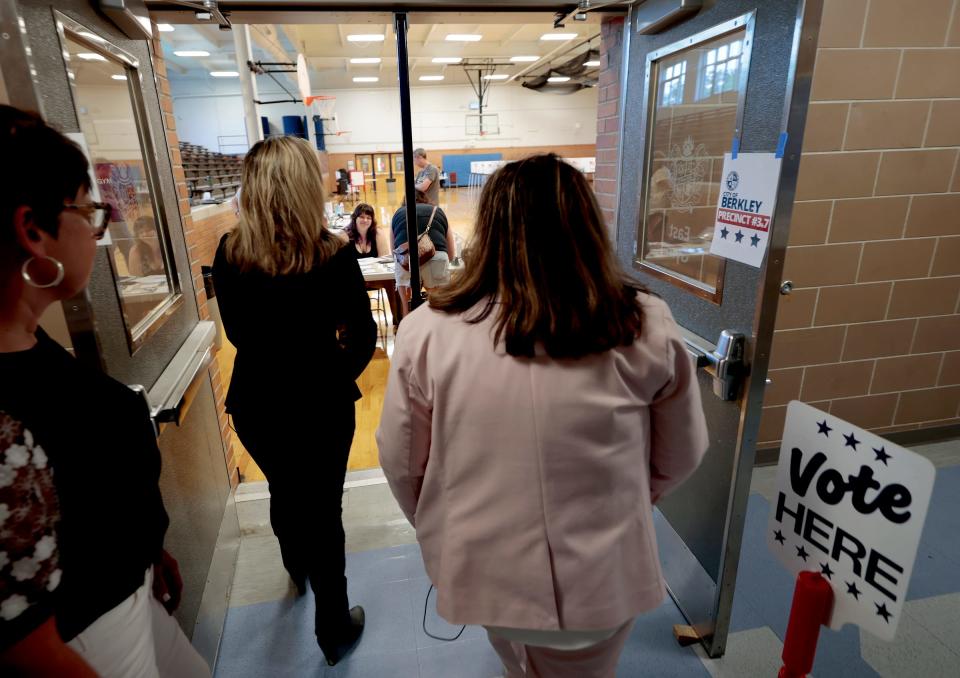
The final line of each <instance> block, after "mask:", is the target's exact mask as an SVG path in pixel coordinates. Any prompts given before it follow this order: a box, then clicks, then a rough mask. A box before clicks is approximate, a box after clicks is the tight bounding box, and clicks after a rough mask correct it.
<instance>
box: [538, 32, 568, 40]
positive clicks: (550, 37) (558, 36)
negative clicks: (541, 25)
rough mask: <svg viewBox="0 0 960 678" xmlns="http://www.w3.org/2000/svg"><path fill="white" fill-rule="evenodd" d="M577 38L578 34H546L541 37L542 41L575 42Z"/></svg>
mask: <svg viewBox="0 0 960 678" xmlns="http://www.w3.org/2000/svg"><path fill="white" fill-rule="evenodd" d="M575 37H577V34H576V33H544V34H543V35H541V36H540V39H541V40H573V39H574V38H575Z"/></svg>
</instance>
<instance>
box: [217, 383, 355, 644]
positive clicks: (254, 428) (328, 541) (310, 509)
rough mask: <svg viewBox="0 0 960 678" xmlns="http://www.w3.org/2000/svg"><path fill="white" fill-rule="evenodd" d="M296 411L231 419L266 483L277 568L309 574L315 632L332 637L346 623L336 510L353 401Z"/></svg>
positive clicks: (298, 576)
mask: <svg viewBox="0 0 960 678" xmlns="http://www.w3.org/2000/svg"><path fill="white" fill-rule="evenodd" d="M297 409H298V410H299V411H297V410H289V411H288V410H285V411H284V412H282V413H277V412H276V410H275V408H273V407H271V408H269V410H268V411H259V412H258V411H250V412H233V425H234V427H235V429H236V431H237V436H238V437H239V438H240V442H241V443H243V446H244V447H245V448H247V451H248V452H249V453H250V456H251V457H253V460H254V461H255V462H257V465H258V466H259V467H260V470H262V471H263V474H264V475H265V476H266V477H267V482H268V483H269V485H270V524H271V526H272V527H273V532H274V534H275V535H277V539H278V540H279V541H280V553H281V555H282V557H283V566H284V567H285V568H286V569H287V572H289V573H290V576H291V577H292V578H293V579H294V581H297V580H301V581H302V580H303V578H304V577H308V578H309V580H310V587H311V588H312V589H313V595H314V597H315V598H316V607H317V612H316V629H315V630H316V634H317V638H319V639H320V640H321V641H324V642H327V641H330V640H334V641H335V640H336V639H337V638H338V637H339V636H340V635H341V634H343V633H344V631H345V630H346V629H347V628H348V626H349V607H350V606H349V603H348V601H347V579H346V577H345V576H344V570H345V567H346V562H345V558H344V533H343V519H342V515H341V514H342V506H343V482H344V478H345V476H346V472H347V457H348V456H349V454H350V445H351V443H352V442H353V431H354V427H355V411H354V404H353V402H346V403H338V404H335V405H323V406H321V407H317V408H315V409H313V410H312V411H306V410H303V409H300V408H297Z"/></svg>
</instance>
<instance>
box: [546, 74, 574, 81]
mask: <svg viewBox="0 0 960 678" xmlns="http://www.w3.org/2000/svg"><path fill="white" fill-rule="evenodd" d="M568 80H570V78H568V77H567V76H565V75H551V76H550V77H549V78H547V82H567V81H568Z"/></svg>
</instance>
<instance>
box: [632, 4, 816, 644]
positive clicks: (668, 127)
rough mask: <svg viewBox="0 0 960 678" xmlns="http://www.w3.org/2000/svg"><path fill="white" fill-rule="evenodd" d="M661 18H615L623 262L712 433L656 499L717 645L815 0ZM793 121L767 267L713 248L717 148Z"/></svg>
mask: <svg viewBox="0 0 960 678" xmlns="http://www.w3.org/2000/svg"><path fill="white" fill-rule="evenodd" d="M705 4H706V8H705V9H703V10H701V11H700V12H699V13H698V14H696V15H695V16H693V17H692V18H690V19H688V20H686V21H684V22H682V23H680V24H676V25H673V26H672V27H670V28H667V29H665V30H662V31H661V32H657V33H653V34H650V33H645V32H643V31H644V30H645V26H647V25H648V24H647V23H646V22H641V21H640V19H641V17H639V16H636V15H634V14H633V13H632V12H631V15H630V17H629V18H628V20H627V22H626V24H625V27H624V55H623V56H624V62H625V63H626V64H627V67H626V71H625V73H626V78H625V82H624V83H623V85H624V90H625V91H624V93H623V95H622V105H621V130H620V136H621V144H622V148H621V150H620V158H621V167H620V193H621V198H620V205H619V211H618V222H617V223H618V235H617V247H618V252H619V256H620V259H621V262H622V263H623V265H624V266H625V267H626V268H628V270H632V272H633V274H634V275H635V277H636V278H637V279H638V280H639V281H640V282H641V283H643V284H644V285H646V286H647V287H648V288H649V289H650V290H652V291H654V292H656V293H657V294H659V295H660V296H662V297H663V298H664V299H665V300H666V301H667V302H668V303H669V304H670V307H671V309H672V310H673V313H674V316H675V317H676V319H677V322H678V323H679V324H680V326H681V329H682V332H683V333H684V338H685V340H686V342H687V348H688V352H689V354H690V359H691V360H692V361H693V362H694V363H695V364H696V365H697V367H698V368H699V369H698V377H699V384H700V388H701V394H702V398H703V405H704V411H705V413H706V416H707V420H708V428H709V431H710V449H709V451H708V452H707V455H706V457H705V459H704V462H703V465H702V466H701V467H700V469H699V470H698V471H697V472H696V473H695V474H694V476H693V477H692V478H691V479H690V480H689V481H688V482H687V483H686V484H685V485H683V486H682V487H681V488H680V489H679V490H677V491H676V492H675V493H673V494H671V495H670V496H668V497H666V498H665V499H663V500H662V501H661V502H660V503H659V505H658V514H657V519H656V523H657V538H658V542H659V545H660V551H661V554H660V555H661V561H662V564H663V570H664V573H665V575H666V578H667V583H668V586H669V589H670V593H671V595H672V596H673V598H674V600H675V601H676V602H677V604H678V606H679V607H680V609H681V611H682V612H683V613H684V615H685V616H686V617H687V619H688V621H689V623H690V624H691V625H693V626H694V627H695V628H696V629H697V631H698V632H699V634H700V637H701V639H702V642H703V644H704V646H705V648H706V649H707V651H708V653H709V654H710V655H711V656H719V655H721V654H723V651H724V649H725V646H726V637H727V633H728V630H729V622H730V612H731V608H732V604H733V591H734V585H735V583H736V574H737V565H738V560H739V557H740V542H741V537H742V532H743V523H744V518H745V509H746V502H747V497H748V494H749V487H750V476H751V471H752V467H753V462H754V453H755V443H756V434H757V429H758V426H759V419H760V409H761V405H762V399H763V390H764V382H765V375H766V371H767V362H768V356H769V348H770V343H771V338H772V333H773V322H774V317H775V313H776V304H777V294H778V287H779V282H780V274H781V271H782V264H783V254H784V252H785V249H786V243H787V231H788V228H789V219H790V213H791V208H792V201H793V200H792V197H793V192H794V188H795V186H796V177H797V169H798V165H799V155H800V154H799V149H800V143H801V136H802V133H803V125H804V121H805V115H806V108H807V100H808V95H809V84H810V77H811V74H812V69H813V60H814V56H815V48H816V32H817V29H818V27H819V21H820V10H821V1H820V0H813V1H810V2H804V0H770V1H769V2H764V3H755V2H744V1H741V0H729V1H719V2H715V3H705ZM781 132H787V133H788V137H787V147H786V155H785V157H784V159H783V164H782V173H781V177H780V184H779V188H778V202H777V207H776V212H775V215H774V223H773V226H772V229H771V234H770V246H769V251H768V253H767V256H766V259H765V262H764V264H763V267H762V268H753V267H751V266H748V265H746V264H741V263H738V262H736V261H732V260H725V259H722V258H719V257H716V256H714V255H711V254H710V253H709V250H710V242H711V239H712V236H713V223H714V221H713V219H714V215H715V211H716V204H717V197H718V194H719V192H720V179H721V176H720V175H721V171H722V166H723V155H724V153H725V152H728V151H730V149H731V147H732V146H733V144H734V140H736V141H737V142H738V143H739V152H740V153H749V152H760V151H763V152H772V151H775V150H776V148H777V144H778V140H779V138H780V134H781Z"/></svg>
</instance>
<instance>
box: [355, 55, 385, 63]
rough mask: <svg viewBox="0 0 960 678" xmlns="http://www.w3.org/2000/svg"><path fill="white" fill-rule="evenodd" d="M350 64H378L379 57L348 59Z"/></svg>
mask: <svg viewBox="0 0 960 678" xmlns="http://www.w3.org/2000/svg"><path fill="white" fill-rule="evenodd" d="M350 63H351V64H379V63H380V57H354V58H353V59H350Z"/></svg>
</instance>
